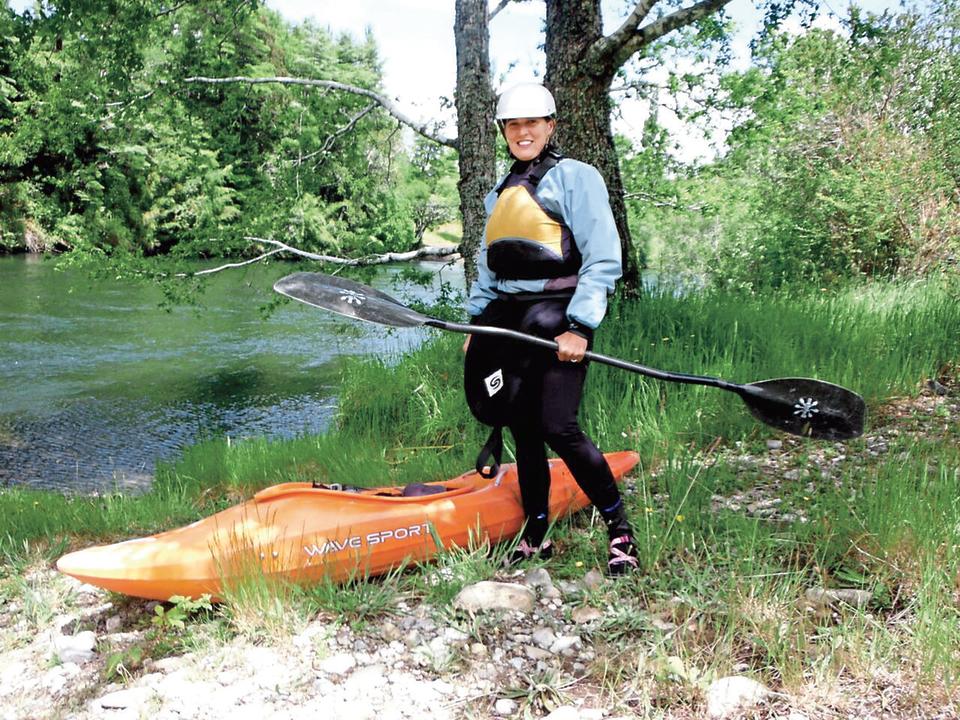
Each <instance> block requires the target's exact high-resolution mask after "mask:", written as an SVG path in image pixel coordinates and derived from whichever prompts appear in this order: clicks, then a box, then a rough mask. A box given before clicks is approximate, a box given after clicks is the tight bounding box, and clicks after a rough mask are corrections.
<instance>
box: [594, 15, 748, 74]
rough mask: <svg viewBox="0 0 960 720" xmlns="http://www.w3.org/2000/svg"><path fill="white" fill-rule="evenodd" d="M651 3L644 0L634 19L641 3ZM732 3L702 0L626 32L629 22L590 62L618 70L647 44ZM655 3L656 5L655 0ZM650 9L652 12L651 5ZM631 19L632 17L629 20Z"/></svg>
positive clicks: (607, 40)
mask: <svg viewBox="0 0 960 720" xmlns="http://www.w3.org/2000/svg"><path fill="white" fill-rule="evenodd" d="M647 2H650V0H641V3H639V4H638V5H637V7H636V8H634V10H633V12H632V13H630V18H633V17H634V15H637V14H639V13H638V10H639V9H640V7H641V5H643V4H646V3H647ZM730 2H731V0H700V2H698V3H696V4H694V5H691V6H690V7H686V8H682V9H680V10H677V11H676V12H673V13H670V14H669V15H665V16H664V17H662V18H660V19H659V20H655V21H653V22H652V23H650V24H649V25H645V26H644V27H642V28H636V27H635V28H634V29H633V30H632V32H631V31H626V30H627V28H626V27H625V26H626V22H625V23H624V24H623V25H622V26H621V27H620V28H619V29H618V30H617V31H616V32H615V33H614V34H613V35H611V36H609V37H607V38H605V39H604V40H603V41H601V42H600V43H599V44H597V45H594V47H593V49H592V50H591V54H590V57H588V58H587V61H588V62H591V63H594V64H599V65H600V66H602V67H605V68H607V69H608V70H616V68H619V67H620V66H622V65H623V64H624V63H625V62H627V60H629V59H630V58H631V57H632V56H633V55H634V54H635V53H637V52H639V51H640V50H642V49H643V48H645V47H646V46H647V45H650V44H651V43H652V42H654V41H655V40H659V39H660V38H662V37H663V36H664V35H667V34H669V33H671V32H673V31H674V30H676V29H677V28H681V27H685V26H687V25H692V24H693V23H695V22H696V21H697V20H700V19H701V18H704V17H706V16H707V15H710V14H712V13H714V12H716V11H717V10H719V9H720V8H722V7H724V6H725V5H727V4H728V3H730ZM652 4H655V0H654V3H652ZM652 4H651V7H652ZM647 11H648V12H649V8H648V9H647ZM630 18H628V20H629V19H630ZM621 31H625V32H621ZM614 37H616V38H617V39H618V40H619V42H614V41H612V39H613V38H614Z"/></svg>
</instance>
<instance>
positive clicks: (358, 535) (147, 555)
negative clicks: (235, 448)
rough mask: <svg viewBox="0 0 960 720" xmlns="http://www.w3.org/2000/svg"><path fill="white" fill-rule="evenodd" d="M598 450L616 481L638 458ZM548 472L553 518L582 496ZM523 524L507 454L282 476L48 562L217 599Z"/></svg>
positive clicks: (372, 567)
mask: <svg viewBox="0 0 960 720" xmlns="http://www.w3.org/2000/svg"><path fill="white" fill-rule="evenodd" d="M606 458H607V461H608V462H609V463H610V467H611V469H612V470H613V474H614V476H615V477H616V478H617V479H618V480H619V479H620V478H622V477H623V475H624V474H625V473H627V472H629V471H630V469H631V468H633V466H634V465H636V464H637V461H638V460H639V457H638V455H637V454H636V453H635V452H618V453H609V454H607V455H606ZM550 477H551V485H550V517H551V518H558V517H562V516H564V515H568V514H570V513H572V512H574V511H576V510H579V509H581V508H583V507H586V505H587V504H588V503H589V501H588V500H587V497H586V496H585V495H584V494H583V492H582V491H581V490H580V488H579V487H578V486H577V484H576V482H575V481H574V480H573V477H572V476H571V474H570V472H569V471H568V470H567V467H566V465H564V464H563V462H561V461H560V460H555V459H554V460H551V461H550ZM413 493H416V496H411V495H412V494H413ZM522 524H523V510H522V508H521V506H520V489H519V486H518V484H517V471H516V467H515V466H514V465H512V464H510V465H506V464H505V465H503V466H501V472H500V475H499V477H498V478H495V479H485V478H483V477H481V476H480V475H478V474H477V473H476V472H468V473H464V474H463V475H461V476H459V477H457V478H454V479H453V480H448V481H446V482H438V483H425V484H418V485H413V486H407V487H406V488H401V487H396V488H389V487H388V488H365V489H362V490H356V491H350V490H342V489H329V488H316V487H314V486H313V485H311V484H310V483H285V484H282V485H275V486H273V487H269V488H266V489H265V490H261V491H260V492H258V493H257V494H256V495H254V497H253V498H252V499H251V500H248V501H247V502H244V503H242V504H240V505H236V506H234V507H232V508H228V509H226V510H223V511H221V512H219V513H217V514H216V515H211V516H210V517H208V518H205V519H203V520H199V521H197V522H195V523H193V524H192V525H187V526H186V527H182V528H178V529H176V530H170V531H167V532H163V533H160V534H158V535H152V536H150V537H145V538H137V539H135V540H128V541H126V542H120V543H116V544H113V545H101V546H97V547H91V548H87V549H85V550H79V551H77V552H73V553H70V554H68V555H64V556H63V557H62V558H60V560H59V561H58V562H57V569H59V570H60V572H63V573H66V574H67V575H72V576H73V577H75V578H77V579H78V580H82V581H83V582H86V583H90V584H92V585H97V586H99V587H102V588H106V589H107V590H113V591H115V592H119V593H124V594H126V595H134V596H137V597H144V598H152V599H155V600H168V599H169V598H170V597H172V596H174V595H183V596H186V597H194V598H196V597H200V596H201V595H203V594H205V593H209V594H210V595H212V596H213V597H214V598H221V597H222V595H223V588H224V587H226V588H228V589H229V587H230V583H231V582H234V583H238V582H241V581H242V580H243V579H244V578H248V577H250V576H254V577H265V578H268V579H283V580H290V581H293V582H298V583H310V582H317V581H320V580H322V579H324V578H329V579H330V580H333V581H343V580H347V579H350V578H352V577H363V576H367V575H371V576H372V575H378V574H381V573H384V572H387V571H388V570H390V569H392V568H396V567H398V566H400V565H402V564H404V563H408V562H416V561H425V560H430V559H431V558H433V557H434V556H436V554H437V553H438V552H439V550H440V546H443V547H445V548H449V547H452V546H455V545H456V546H460V547H467V546H468V545H469V543H470V542H471V541H472V542H477V541H482V540H486V539H489V540H490V542H493V543H496V542H499V541H501V540H504V539H509V538H512V537H514V536H515V535H516V534H517V532H519V530H520V528H521V525H522Z"/></svg>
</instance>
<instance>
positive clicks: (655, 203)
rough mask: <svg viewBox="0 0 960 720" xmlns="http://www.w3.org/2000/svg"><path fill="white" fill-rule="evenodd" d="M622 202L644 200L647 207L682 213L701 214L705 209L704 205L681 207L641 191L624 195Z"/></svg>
mask: <svg viewBox="0 0 960 720" xmlns="http://www.w3.org/2000/svg"><path fill="white" fill-rule="evenodd" d="M623 199H624V200H645V201H646V204H647V205H651V206H652V207H657V208H670V209H671V210H683V211H684V212H703V211H704V210H705V209H706V208H707V204H706V203H700V204H698V205H681V204H680V203H678V202H675V201H672V200H665V199H664V198H663V197H661V196H659V195H654V194H653V193H648V192H644V191H642V190H640V191H638V192H632V193H624V194H623Z"/></svg>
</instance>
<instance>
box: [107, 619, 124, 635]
mask: <svg viewBox="0 0 960 720" xmlns="http://www.w3.org/2000/svg"><path fill="white" fill-rule="evenodd" d="M105 625H106V630H107V634H108V635H111V634H113V633H115V632H117V631H118V630H119V629H120V626H121V625H123V618H121V617H120V616H119V615H111V616H110V617H108V618H107V622H106V623H105Z"/></svg>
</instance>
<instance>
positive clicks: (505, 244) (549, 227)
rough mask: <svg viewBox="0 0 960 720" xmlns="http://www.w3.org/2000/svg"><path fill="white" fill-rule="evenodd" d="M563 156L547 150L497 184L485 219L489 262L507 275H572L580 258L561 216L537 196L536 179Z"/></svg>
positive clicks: (523, 277)
mask: <svg viewBox="0 0 960 720" xmlns="http://www.w3.org/2000/svg"><path fill="white" fill-rule="evenodd" d="M560 159H561V157H560V156H559V155H558V154H556V153H554V152H549V153H548V154H547V155H545V156H544V157H543V159H542V160H540V162H535V163H530V165H528V166H527V167H526V168H524V169H521V170H519V171H514V172H511V173H510V175H508V176H507V178H506V180H504V182H503V183H502V184H501V185H500V187H498V188H497V194H498V197H497V202H496V204H495V205H494V207H493V212H492V213H491V214H490V217H489V219H488V220H487V227H486V245H487V265H488V266H489V268H490V270H492V271H493V272H494V273H495V274H496V275H497V276H498V277H501V278H505V279H511V280H536V279H541V278H542V279H556V278H565V277H571V276H572V278H576V275H577V272H578V270H579V269H580V264H581V258H580V253H579V251H578V250H577V246H576V243H575V242H574V240H573V233H572V232H571V231H570V228H569V227H567V225H566V223H564V222H563V218H561V217H560V216H559V215H556V214H554V213H551V212H548V211H547V210H546V209H545V208H544V207H543V205H542V204H541V203H540V201H539V200H538V199H537V197H536V188H537V185H538V184H539V182H540V180H541V179H542V178H543V176H544V175H546V174H547V172H548V171H549V170H550V169H551V168H553V167H554V166H555V165H556V164H557V163H558V162H559V161H560Z"/></svg>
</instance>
